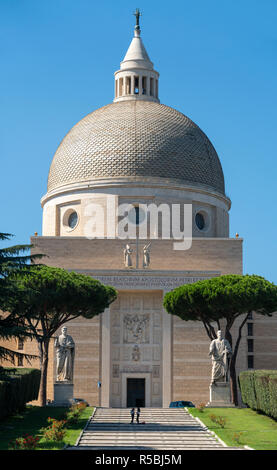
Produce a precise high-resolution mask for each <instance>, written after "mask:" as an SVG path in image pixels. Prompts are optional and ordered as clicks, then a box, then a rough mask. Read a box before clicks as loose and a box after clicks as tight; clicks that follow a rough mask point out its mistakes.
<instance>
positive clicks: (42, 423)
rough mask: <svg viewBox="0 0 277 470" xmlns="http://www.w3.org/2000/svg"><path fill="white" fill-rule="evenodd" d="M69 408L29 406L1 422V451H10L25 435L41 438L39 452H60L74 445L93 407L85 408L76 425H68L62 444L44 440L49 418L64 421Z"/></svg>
mask: <svg viewBox="0 0 277 470" xmlns="http://www.w3.org/2000/svg"><path fill="white" fill-rule="evenodd" d="M67 411H68V408H60V407H49V406H47V407H39V406H27V408H26V410H25V411H24V412H22V413H18V414H16V415H14V416H11V417H9V418H6V419H5V420H2V421H0V450H8V449H9V445H10V442H11V441H14V440H15V439H16V438H18V437H23V436H24V435H25V434H30V435H32V436H39V437H41V440H40V441H39V445H38V447H37V449H38V450H59V449H62V448H63V447H64V445H65V444H69V445H74V444H75V442H76V440H77V438H78V436H79V434H80V432H81V431H82V429H83V428H84V427H85V425H86V423H87V420H88V419H89V417H90V416H91V414H92V412H93V408H92V407H87V408H85V409H84V410H83V411H82V413H81V414H80V416H79V418H78V421H77V422H76V423H75V424H71V425H68V427H67V428H66V435H65V438H64V440H63V441H62V442H49V441H46V440H44V439H43V438H42V431H41V429H42V428H45V427H47V426H48V425H49V423H48V422H47V418H48V417H51V418H55V419H63V418H64V416H65V413H66V412H67Z"/></svg>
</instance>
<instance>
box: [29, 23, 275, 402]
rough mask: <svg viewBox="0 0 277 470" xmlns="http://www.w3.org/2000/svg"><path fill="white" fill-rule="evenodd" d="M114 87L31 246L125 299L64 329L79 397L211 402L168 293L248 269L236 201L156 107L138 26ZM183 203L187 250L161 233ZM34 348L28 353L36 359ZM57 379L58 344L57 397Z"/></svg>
mask: <svg viewBox="0 0 277 470" xmlns="http://www.w3.org/2000/svg"><path fill="white" fill-rule="evenodd" d="M114 79H115V82H114V84H115V86H114V89H115V94H114V100H113V102H112V103H109V104H107V105H105V106H103V107H101V108H100V109H97V110H96V111H93V112H92V113H90V114H88V115H87V116H85V117H84V118H83V119H82V120H81V121H80V122H78V123H77V124H76V125H75V126H74V127H73V128H72V129H71V130H70V131H69V132H68V134H67V135H66V136H65V137H64V138H63V140H62V141H61V143H60V145H59V147H58V149H57V151H56V153H55V155H54V157H53V160H52V163H51V165H50V170H49V175H48V186H47V192H46V194H45V195H44V196H43V197H42V199H41V205H42V208H43V224H42V235H41V236H38V235H37V234H35V236H33V237H32V238H31V243H32V244H33V246H34V248H33V253H44V254H46V255H47V258H46V259H45V261H44V262H45V263H46V264H48V265H51V266H58V267H62V268H64V269H67V270H74V271H76V272H79V273H83V274H86V275H89V276H92V277H93V278H95V279H98V280H100V281H101V282H102V283H104V284H107V285H112V286H114V287H115V288H116V289H117V291H118V297H117V300H116V301H115V302H114V303H113V304H111V306H110V308H109V309H106V310H105V311H104V312H103V313H102V314H101V315H99V316H97V317H94V318H93V319H92V320H85V319H83V318H82V317H80V318H78V319H75V320H74V321H70V322H68V323H67V324H66V327H67V331H68V333H69V334H70V336H71V337H72V338H73V339H74V342H75V349H76V351H75V365H74V378H73V381H74V396H75V397H79V398H82V399H85V400H86V401H87V402H88V403H89V404H90V405H94V406H102V407H129V406H146V407H148V406H149V407H168V406H169V404H170V402H171V401H176V400H189V401H192V402H193V403H201V402H202V403H206V402H208V400H209V384H210V380H211V368H212V366H211V360H210V358H209V355H208V353H209V343H210V340H209V338H208V336H207V334H206V332H205V330H204V327H203V325H202V324H200V323H199V322H197V321H195V322H193V321H189V322H186V321H182V320H181V319H179V318H177V317H174V316H172V315H169V314H168V313H167V312H166V311H165V310H164V308H163V296H164V294H165V293H166V292H168V291H170V290H171V289H174V288H175V287H177V286H179V285H182V284H185V283H193V282H195V281H197V280H200V279H208V278H211V277H213V276H220V275H222V274H228V273H236V274H241V273H242V270H243V266H242V245H243V240H242V239H241V238H240V237H239V235H238V234H236V236H235V237H234V238H232V237H230V235H229V210H230V207H231V201H230V199H229V197H227V196H226V192H225V183H224V174H223V170H222V166H221V163H220V159H219V157H218V155H217V152H216V150H215V148H214V146H213V145H212V143H211V141H210V140H209V138H208V137H207V136H206V135H205V133H204V132H203V131H202V130H201V129H200V128H199V127H198V126H197V124H195V123H194V122H193V121H191V120H190V119H189V118H188V117H187V116H186V115H185V114H183V113H182V112H180V111H178V110H176V109H174V108H172V107H170V106H168V105H165V104H161V103H160V95H159V73H158V71H156V70H155V68H154V64H153V62H152V61H151V60H150V58H149V56H148V53H147V51H146V48H145V46H144V44H143V41H142V38H141V29H140V24H139V18H137V23H136V26H135V29H134V35H133V38H132V40H131V43H130V45H129V48H128V50H127V53H126V55H125V57H124V58H123V60H122V62H120V67H119V69H118V70H117V71H116V72H115V74H114ZM149 206H151V207H156V208H157V214H158V217H157V220H158V223H156V225H155V229H153V230H152V232H151V234H152V236H151V237H149V236H148V232H147V230H146V231H143V230H141V227H146V229H147V223H148V215H149V214H148V211H147V208H148V207H149ZM177 206H178V207H179V208H180V213H182V214H184V213H185V212H186V216H187V217H189V223H188V224H186V223H184V224H183V225H186V227H188V228H189V230H188V233H187V234H186V238H187V239H188V240H189V239H190V242H188V243H187V244H185V245H184V246H180V245H179V246H178V243H177V242H176V240H175V235H174V233H173V227H170V229H168V230H166V228H165V231H166V233H164V231H163V226H162V221H161V218H162V217H161V216H163V210H164V211H166V210H169V211H171V210H173V208H176V207H177ZM126 208H127V209H128V210H127V209H126ZM187 209H188V211H187ZM126 210H127V212H128V220H129V225H130V226H131V228H132V233H133V237H131V238H128V239H127V238H124V237H123V236H122V234H121V236H120V234H119V231H118V220H119V218H120V217H121V218H122V216H123V215H124V211H126ZM125 222H126V220H125ZM183 230H184V226H183ZM180 231H181V228H180ZM138 233H139V235H138ZM189 235H190V236H189ZM179 243H180V240H179ZM267 321H268V320H267ZM259 322H260V323H259ZM253 324H254V318H253V319H250V320H249V322H248V324H247V325H246V326H245V329H244V332H243V338H242V342H241V346H240V354H239V358H238V372H239V371H240V370H247V369H248V368H252V367H253V366H254V363H253V361H254V350H253V347H252V350H251V347H250V349H249V345H251V342H250V340H252V346H253V341H254V340H253V338H254V336H253ZM249 325H252V329H251V328H250V327H249ZM259 328H260V329H261V328H262V329H263V328H266V327H265V326H264V325H263V324H262V320H259V321H258V323H257V327H256V326H255V328H254V330H255V329H256V331H258V329H259ZM275 328H276V327H275ZM251 331H252V334H251ZM264 331H265V330H264ZM249 333H250V335H249ZM33 343H34V342H30V343H26V345H25V346H24V347H25V350H24V352H35V350H34V348H35V347H36V345H35V344H33ZM255 346H256V343H255ZM255 351H257V358H255V360H256V361H257V362H256V364H255V365H258V366H259V367H260V368H261V367H266V366H267V364H269V363H270V361H271V360H272V356H271V355H270V352H268V355H267V356H266V354H262V353H261V354H260V355H259V343H258V342H257V349H255ZM264 352H265V350H263V353H264ZM259 361H260V362H259ZM55 380H56V377H55V354H54V338H53V341H52V346H51V359H50V363H49V372H48V391H47V398H48V399H49V400H53V398H54V396H53V393H54V392H53V389H54V383H55Z"/></svg>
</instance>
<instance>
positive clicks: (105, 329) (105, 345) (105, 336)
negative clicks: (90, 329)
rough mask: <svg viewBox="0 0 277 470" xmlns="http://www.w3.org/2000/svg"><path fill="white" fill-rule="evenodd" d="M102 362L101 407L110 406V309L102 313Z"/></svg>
mask: <svg viewBox="0 0 277 470" xmlns="http://www.w3.org/2000/svg"><path fill="white" fill-rule="evenodd" d="M101 330H102V334H101V346H102V361H101V389H100V390H101V401H100V403H101V406H102V407H107V408H109V406H110V382H111V361H110V347H111V346H110V344H111V338H110V336H111V333H110V331H111V330H110V309H109V308H106V309H105V311H104V312H103V313H102V328H101Z"/></svg>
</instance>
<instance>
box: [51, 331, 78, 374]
mask: <svg viewBox="0 0 277 470" xmlns="http://www.w3.org/2000/svg"><path fill="white" fill-rule="evenodd" d="M55 348H56V361H57V367H56V380H57V381H62V382H72V381H73V367H74V356H75V343H74V341H73V339H72V337H71V336H70V335H68V334H67V328H66V326H64V327H63V328H62V333H61V334H60V335H59V336H58V337H57V338H56V339H55Z"/></svg>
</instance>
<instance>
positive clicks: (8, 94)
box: [0, 0, 277, 283]
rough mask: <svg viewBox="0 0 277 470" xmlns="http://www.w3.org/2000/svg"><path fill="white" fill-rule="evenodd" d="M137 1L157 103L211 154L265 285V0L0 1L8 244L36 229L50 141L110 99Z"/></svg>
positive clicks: (268, 196)
mask: <svg viewBox="0 0 277 470" xmlns="http://www.w3.org/2000/svg"><path fill="white" fill-rule="evenodd" d="M137 7H139V8H140V9H141V10H142V14H143V16H142V19H141V28H142V38H143V42H144V44H145V46H146V49H147V51H148V53H149V56H150V58H151V60H152V61H153V62H154V65H155V68H156V70H158V71H159V72H160V100H161V102H162V103H164V104H167V105H169V106H172V107H174V108H176V109H178V110H179V111H181V112H182V113H184V114H186V115H187V116H189V117H190V118H191V119H192V120H193V121H195V122H196V123H197V124H198V125H199V126H200V128H201V129H202V130H203V131H204V132H205V133H206V134H207V135H208V137H209V138H210V140H211V141H212V143H213V145H214V146H215V148H216V150H217V152H218V155H219V157H220V160H221V163H222V166H223V170H224V174H225V182H226V192H227V195H228V196H229V197H230V198H231V200H232V208H231V211H230V235H231V236H235V233H236V232H238V233H239V235H240V236H241V237H243V238H244V273H245V274H246V273H256V274H260V275H262V276H264V277H266V278H267V279H269V280H270V281H273V282H275V283H277V262H276V228H277V223H276V170H277V155H276V143H275V139H276V109H277V92H276V83H277V81H276V78H277V77H276V75H277V73H276V72H277V61H276V51H277V29H276V21H277V2H276V0H263V1H261V0H232V1H231V0H209V1H208V0H194V1H193V2H191V1H186V0H182V1H178V0H172V1H171V2H162V1H157V0H148V1H144V0H141V1H140V3H139V4H138V3H134V2H132V1H130V0H129V1H125V0H122V1H121V0H118V1H116V2H115V1H111V0H103V1H102V2H95V1H93V0H78V1H77V0H0V60H1V73H0V109H1V113H0V129H1V131H0V132H1V136H0V137H1V138H0V158H1V166H0V188H1V189H0V190H1V219H2V220H1V227H0V231H3V232H9V233H13V234H15V237H14V238H13V243H28V242H29V237H30V236H31V235H33V234H34V232H35V231H37V232H38V233H39V234H41V219H42V210H41V207H40V198H41V197H42V196H43V195H44V194H45V193H46V184H47V175H48V170H49V166H50V163H51V160H52V158H53V155H54V153H55V150H56V149H57V147H58V145H59V143H60V141H61V140H62V138H63V137H64V136H65V134H66V133H67V132H68V131H69V129H70V128H71V127H72V126H73V125H74V124H76V123H77V122H78V121H79V120H80V119H82V118H83V117H84V116H85V115H86V114H88V113H90V112H92V111H94V110H95V109H97V108H99V107H101V106H104V105H105V104H108V103H110V102H111V101H112V100H113V90H114V77H113V73H114V71H115V70H117V69H118V68H119V63H120V61H121V60H122V59H123V57H124V55H125V52H126V51H127V48H128V46H129V43H130V41H131V39H132V35H133V25H134V21H135V19H134V17H133V16H132V13H133V11H134V10H135V8H137Z"/></svg>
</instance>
